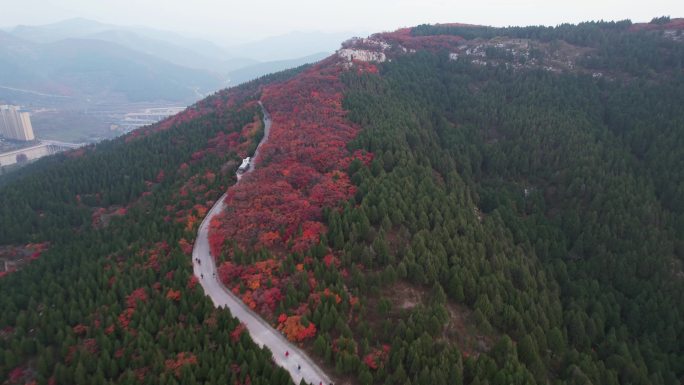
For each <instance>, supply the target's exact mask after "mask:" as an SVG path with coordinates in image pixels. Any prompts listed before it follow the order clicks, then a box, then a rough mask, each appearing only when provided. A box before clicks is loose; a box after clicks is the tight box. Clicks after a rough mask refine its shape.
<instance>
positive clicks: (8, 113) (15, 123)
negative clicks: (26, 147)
mask: <svg viewBox="0 0 684 385" xmlns="http://www.w3.org/2000/svg"><path fill="white" fill-rule="evenodd" d="M0 135H2V136H4V137H5V138H8V139H16V140H24V141H29V140H34V139H35V138H36V137H35V136H34V135H33V126H31V117H30V116H29V113H28V112H21V111H19V108H18V107H16V106H8V105H4V106H0Z"/></svg>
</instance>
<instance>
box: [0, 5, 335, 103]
mask: <svg viewBox="0 0 684 385" xmlns="http://www.w3.org/2000/svg"><path fill="white" fill-rule="evenodd" d="M346 37H348V36H347V35H345V34H324V33H302V32H293V33H290V34H287V35H283V36H277V37H272V38H268V39H264V40H258V41H254V42H250V43H245V44H241V45H238V46H233V47H228V48H224V47H221V46H219V45H217V44H215V43H212V42H210V41H207V40H202V39H196V38H190V37H186V36H182V35H180V34H177V33H175V32H168V31H160V30H154V29H150V28H144V27H122V26H117V25H111V24H104V23H99V22H96V21H92V20H87V19H80V18H77V19H69V20H64V21H61V22H57V23H53V24H47V25H40V26H24V25H19V26H16V27H14V28H10V29H7V30H5V31H4V32H3V31H0V99H3V100H7V99H13V98H16V96H17V95H18V94H20V95H21V96H22V98H21V101H22V102H26V101H27V100H28V101H29V102H30V101H31V100H32V98H33V97H34V96H36V95H38V94H51V95H52V94H54V95H58V96H67V97H69V98H74V99H76V100H92V99H94V98H97V99H99V100H109V99H116V100H125V101H131V102H141V101H162V100H163V101H169V102H184V103H190V102H192V101H195V100H197V99H199V98H201V97H202V96H204V95H206V94H209V93H211V92H214V91H216V90H218V89H220V88H223V87H225V86H228V85H235V84H238V83H240V82H243V81H246V80H250V79H253V78H257V77H259V76H262V75H265V74H268V73H271V72H275V71H279V70H282V69H285V68H288V67H293V66H298V65H301V64H304V63H308V62H312V61H317V60H320V59H321V58H323V57H325V56H326V55H328V54H329V53H330V52H332V51H333V50H335V49H336V48H337V47H338V46H339V43H340V42H341V41H342V40H344V39H345V38H346ZM10 101H11V100H10Z"/></svg>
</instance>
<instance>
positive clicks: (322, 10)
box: [0, 0, 684, 40]
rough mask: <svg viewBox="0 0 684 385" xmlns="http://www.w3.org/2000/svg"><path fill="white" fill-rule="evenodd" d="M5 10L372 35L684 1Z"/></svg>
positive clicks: (195, 28) (2, 22) (185, 2)
mask: <svg viewBox="0 0 684 385" xmlns="http://www.w3.org/2000/svg"><path fill="white" fill-rule="evenodd" d="M514 3H515V4H514ZM0 10H1V12H0V26H2V27H8V26H13V25H16V24H29V25H31V24H44V23H51V22H55V21H59V20H62V19H66V18H71V17H83V18H88V19H94V20H98V21H101V22H107V23H114V24H123V25H144V26H148V27H155V28H162V29H168V30H175V31H183V32H186V33H188V32H189V33H191V34H193V35H196V36H204V37H214V38H215V39H237V40H245V39H250V38H251V39H255V38H260V37H265V36H269V35H278V34H283V33H286V32H290V31H294V30H298V31H326V32H350V33H367V32H377V31H385V30H394V29H396V28H399V27H402V26H412V25H417V24H422V23H438V22H465V23H473V24H487V25H495V26H504V25H530V24H544V25H556V24H559V23H562V22H579V21H585V20H598V19H604V20H617V19H626V18H629V19H632V20H633V21H648V20H650V19H651V18H652V17H654V16H662V15H670V16H672V17H678V16H679V17H684V0H649V1H643V0H641V1H633V0H622V1H618V0H563V1H556V0H522V1H515V0H469V1H460V0H459V1H456V0H452V1H447V0H394V1H392V0H290V1H288V0H242V1H234V0H0Z"/></svg>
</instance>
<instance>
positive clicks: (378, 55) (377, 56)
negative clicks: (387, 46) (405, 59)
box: [337, 48, 387, 63]
mask: <svg viewBox="0 0 684 385" xmlns="http://www.w3.org/2000/svg"><path fill="white" fill-rule="evenodd" d="M337 56H339V57H341V58H342V59H344V60H346V61H348V62H351V61H352V60H360V61H366V62H379V63H382V62H384V61H385V60H387V56H386V55H385V53H384V52H376V51H369V50H365V49H353V48H342V49H341V50H339V51H337Z"/></svg>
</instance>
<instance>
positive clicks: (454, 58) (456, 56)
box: [449, 52, 458, 60]
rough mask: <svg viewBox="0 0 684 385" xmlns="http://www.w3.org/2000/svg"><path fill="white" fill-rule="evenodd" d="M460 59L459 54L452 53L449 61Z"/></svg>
mask: <svg viewBox="0 0 684 385" xmlns="http://www.w3.org/2000/svg"><path fill="white" fill-rule="evenodd" d="M456 59H458V54H457V53H453V52H452V53H450V54H449V60H456Z"/></svg>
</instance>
